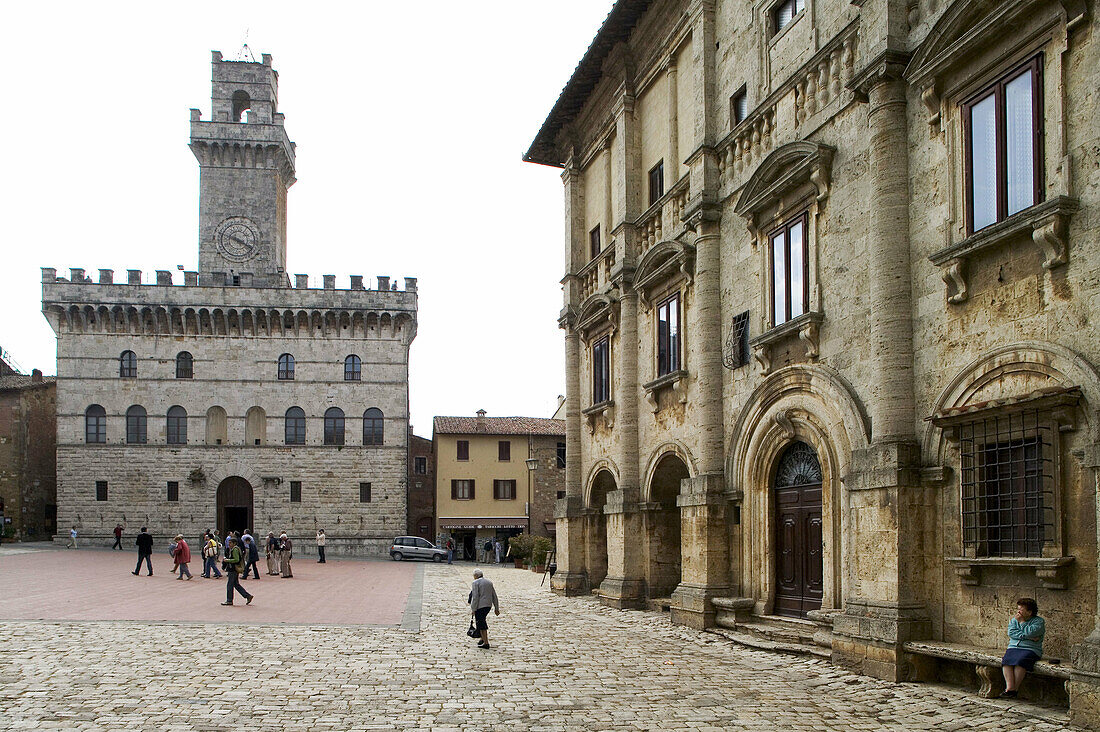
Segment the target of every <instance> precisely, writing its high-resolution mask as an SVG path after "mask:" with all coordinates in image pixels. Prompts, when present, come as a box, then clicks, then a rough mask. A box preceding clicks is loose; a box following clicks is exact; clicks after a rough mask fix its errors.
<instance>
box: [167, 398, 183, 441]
mask: <svg viewBox="0 0 1100 732" xmlns="http://www.w3.org/2000/svg"><path fill="white" fill-rule="evenodd" d="M167 428H168V435H167V437H168V439H167V442H168V444H169V445H186V444H187V410H186V409H184V408H183V407H180V406H175V407H172V408H170V409H169V410H168V424H167Z"/></svg>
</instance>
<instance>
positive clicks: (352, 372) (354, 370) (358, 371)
mask: <svg viewBox="0 0 1100 732" xmlns="http://www.w3.org/2000/svg"><path fill="white" fill-rule="evenodd" d="M362 378H363V360H362V359H361V358H359V357H358V356H356V355H355V354H354V353H353V354H351V355H350V356H348V357H347V358H345V359H344V381H360V380H362Z"/></svg>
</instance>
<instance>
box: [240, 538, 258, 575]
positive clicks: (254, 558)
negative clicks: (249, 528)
mask: <svg viewBox="0 0 1100 732" xmlns="http://www.w3.org/2000/svg"><path fill="white" fill-rule="evenodd" d="M241 551H242V552H244V556H245V565H244V572H243V573H242V574H241V579H248V571H249V570H252V572H253V573H254V574H255V576H256V579H259V578H260V570H259V567H257V566H256V565H257V564H259V563H260V550H259V549H257V548H256V541H255V540H254V539H253V538H252V535H251V534H245V535H244V546H243V547H241Z"/></svg>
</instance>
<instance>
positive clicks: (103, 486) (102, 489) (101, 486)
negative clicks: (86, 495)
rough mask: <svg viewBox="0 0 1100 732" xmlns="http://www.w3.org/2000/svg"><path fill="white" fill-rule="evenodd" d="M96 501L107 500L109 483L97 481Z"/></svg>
mask: <svg viewBox="0 0 1100 732" xmlns="http://www.w3.org/2000/svg"><path fill="white" fill-rule="evenodd" d="M95 499H96V500H97V501H106V500H107V481H105V480H97V481H96V482H95Z"/></svg>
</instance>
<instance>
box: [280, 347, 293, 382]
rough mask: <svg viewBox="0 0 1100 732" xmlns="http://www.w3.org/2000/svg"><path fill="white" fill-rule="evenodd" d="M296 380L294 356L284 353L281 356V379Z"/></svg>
mask: <svg viewBox="0 0 1100 732" xmlns="http://www.w3.org/2000/svg"><path fill="white" fill-rule="evenodd" d="M293 380H294V356H291V355H290V354H289V353H284V354H283V355H282V356H279V381H293Z"/></svg>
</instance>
